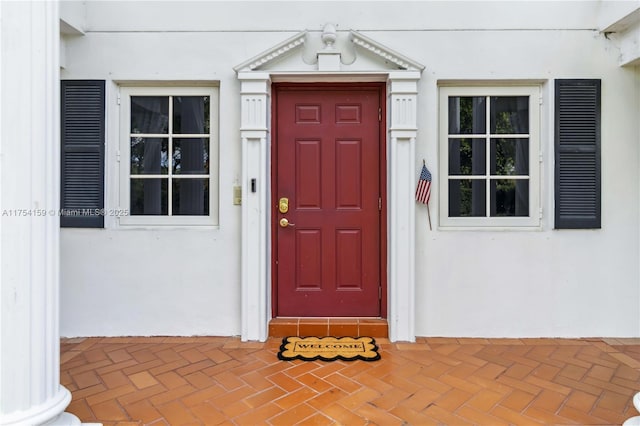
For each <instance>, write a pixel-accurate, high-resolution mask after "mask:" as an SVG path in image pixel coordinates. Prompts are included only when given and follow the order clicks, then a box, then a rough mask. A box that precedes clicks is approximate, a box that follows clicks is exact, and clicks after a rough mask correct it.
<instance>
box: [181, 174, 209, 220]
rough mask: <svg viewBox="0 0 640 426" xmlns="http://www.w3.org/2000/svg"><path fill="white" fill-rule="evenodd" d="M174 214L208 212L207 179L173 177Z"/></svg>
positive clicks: (206, 213)
mask: <svg viewBox="0 0 640 426" xmlns="http://www.w3.org/2000/svg"><path fill="white" fill-rule="evenodd" d="M172 209H173V214H174V215H192V216H206V215H208V214H209V179H173V204H172Z"/></svg>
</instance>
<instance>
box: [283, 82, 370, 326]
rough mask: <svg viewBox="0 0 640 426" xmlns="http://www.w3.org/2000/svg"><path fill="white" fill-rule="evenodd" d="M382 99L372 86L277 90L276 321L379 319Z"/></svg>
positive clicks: (296, 87) (287, 88) (297, 87)
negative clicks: (283, 318) (291, 318)
mask: <svg viewBox="0 0 640 426" xmlns="http://www.w3.org/2000/svg"><path fill="white" fill-rule="evenodd" d="M381 94H382V87H381V86H371V85H370V86H349V87H347V86H333V87H321V88H318V87H317V86H315V87H306V86H305V87H301V86H276V87H275V90H274V113H275V115H274V123H275V126H274V128H275V135H274V158H273V160H274V168H273V170H274V176H273V178H274V186H273V188H274V193H273V194H272V200H273V206H274V210H273V214H272V217H273V219H274V225H273V240H274V245H273V247H274V255H273V259H274V262H273V268H274V283H275V287H274V298H275V306H274V307H275V314H276V315H278V316H379V315H380V293H381V292H380V289H381V285H382V282H381V275H382V274H381V271H382V269H383V268H382V267H381V258H382V256H381V254H382V253H381V226H382V225H381V223H382V216H381V215H382V213H381V211H382V209H381V205H382V196H383V193H382V190H381V173H382V172H381V170H382V168H381V166H382V165H381V157H382V155H381V140H380V139H381V137H380V135H381V131H380V128H381V126H382V122H381V116H382V114H381ZM285 206H286V207H285ZM286 222H288V224H287V223H286Z"/></svg>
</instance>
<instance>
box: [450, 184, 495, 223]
mask: <svg viewBox="0 0 640 426" xmlns="http://www.w3.org/2000/svg"><path fill="white" fill-rule="evenodd" d="M485 203H486V180H471V179H451V180H449V216H450V217H460V216H463V217H464V216H486V215H487V213H486V204H485Z"/></svg>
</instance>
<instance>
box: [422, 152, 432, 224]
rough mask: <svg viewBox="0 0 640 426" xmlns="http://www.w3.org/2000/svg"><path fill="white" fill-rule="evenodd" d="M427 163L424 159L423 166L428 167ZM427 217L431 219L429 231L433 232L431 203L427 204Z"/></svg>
mask: <svg viewBox="0 0 640 426" xmlns="http://www.w3.org/2000/svg"><path fill="white" fill-rule="evenodd" d="M426 165H427V162H426V161H424V158H423V159H422V166H423V167H426ZM427 217H428V218H429V231H433V229H432V228H431V209H430V208H429V203H428V202H427Z"/></svg>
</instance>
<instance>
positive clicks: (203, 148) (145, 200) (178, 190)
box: [129, 96, 211, 216]
mask: <svg viewBox="0 0 640 426" xmlns="http://www.w3.org/2000/svg"><path fill="white" fill-rule="evenodd" d="M210 100H211V97H210V96H131V131H130V135H129V136H130V144H131V145H130V148H131V149H130V165H131V169H130V171H131V174H130V197H131V200H130V201H131V215H169V216H174V215H194V216H205V215H209V179H210V168H209V157H210V152H209V144H210V142H211V140H210V137H209V136H210V126H211V123H210V122H209V117H210V111H211V105H210ZM169 110H171V111H172V113H171V114H169ZM141 134H142V135H144V134H151V135H153V134H156V135H162V136H161V137H143V136H141ZM164 135H166V136H164ZM185 176H192V178H189V179H184V178H183V177H185Z"/></svg>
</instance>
